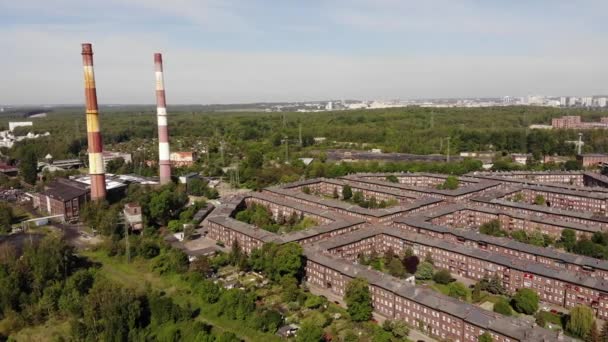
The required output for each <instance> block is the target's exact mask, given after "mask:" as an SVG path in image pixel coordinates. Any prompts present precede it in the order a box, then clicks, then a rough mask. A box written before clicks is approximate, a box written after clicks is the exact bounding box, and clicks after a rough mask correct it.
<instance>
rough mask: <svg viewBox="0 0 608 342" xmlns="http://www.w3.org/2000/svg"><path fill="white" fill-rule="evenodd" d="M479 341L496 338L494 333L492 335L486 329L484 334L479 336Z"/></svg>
mask: <svg viewBox="0 0 608 342" xmlns="http://www.w3.org/2000/svg"><path fill="white" fill-rule="evenodd" d="M477 341H478V342H492V341H494V339H493V338H492V335H490V333H488V332H487V331H486V332H484V333H483V334H481V335H479V337H477Z"/></svg>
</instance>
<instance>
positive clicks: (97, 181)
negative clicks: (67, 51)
mask: <svg viewBox="0 0 608 342" xmlns="http://www.w3.org/2000/svg"><path fill="white" fill-rule="evenodd" d="M82 64H83V67H84V96H85V101H86V116H87V141H88V144H89V174H90V175H91V200H93V201H103V200H104V199H105V198H106V181H105V178H106V177H105V167H104V164H103V157H102V152H103V144H102V141H101V131H100V126H99V110H98V108H97V90H96V88H95V73H94V71H93V48H92V46H91V44H87V43H85V44H82Z"/></svg>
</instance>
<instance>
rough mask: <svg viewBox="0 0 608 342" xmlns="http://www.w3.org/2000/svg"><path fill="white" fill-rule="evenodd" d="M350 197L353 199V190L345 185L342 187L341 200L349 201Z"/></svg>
mask: <svg viewBox="0 0 608 342" xmlns="http://www.w3.org/2000/svg"><path fill="white" fill-rule="evenodd" d="M351 197H353V189H352V188H351V187H350V185H348V184H346V185H344V187H342V198H343V199H344V200H345V201H348V200H349V199H351Z"/></svg>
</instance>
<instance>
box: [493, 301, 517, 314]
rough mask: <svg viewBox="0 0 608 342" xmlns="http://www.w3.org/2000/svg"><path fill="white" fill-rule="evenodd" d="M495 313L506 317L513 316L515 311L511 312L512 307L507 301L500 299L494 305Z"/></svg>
mask: <svg viewBox="0 0 608 342" xmlns="http://www.w3.org/2000/svg"><path fill="white" fill-rule="evenodd" d="M494 312H498V313H499V314H502V315H505V316H511V315H512V314H513V311H512V310H511V305H509V302H507V301H506V300H505V299H500V300H499V301H498V302H496V304H494Z"/></svg>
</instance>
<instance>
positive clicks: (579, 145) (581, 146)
mask: <svg viewBox="0 0 608 342" xmlns="http://www.w3.org/2000/svg"><path fill="white" fill-rule="evenodd" d="M576 145H577V146H576V147H577V148H578V154H579V155H581V154H582V152H583V133H579V134H578V144H576Z"/></svg>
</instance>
